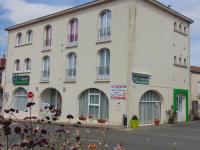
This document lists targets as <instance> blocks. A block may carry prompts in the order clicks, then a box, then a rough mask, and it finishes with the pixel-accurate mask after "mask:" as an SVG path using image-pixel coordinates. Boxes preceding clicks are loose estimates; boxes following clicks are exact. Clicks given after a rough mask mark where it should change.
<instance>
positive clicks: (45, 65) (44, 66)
mask: <svg viewBox="0 0 200 150" xmlns="http://www.w3.org/2000/svg"><path fill="white" fill-rule="evenodd" d="M45 60H46V62H45ZM45 72H46V74H47V76H46V77H45V76H44V75H45ZM49 78H50V57H49V56H44V57H43V58H42V79H41V80H42V81H49Z"/></svg>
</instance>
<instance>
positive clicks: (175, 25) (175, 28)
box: [174, 22, 177, 30]
mask: <svg viewBox="0 0 200 150" xmlns="http://www.w3.org/2000/svg"><path fill="white" fill-rule="evenodd" d="M174 30H177V23H176V22H174Z"/></svg>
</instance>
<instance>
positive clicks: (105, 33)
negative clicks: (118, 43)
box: [99, 10, 111, 40]
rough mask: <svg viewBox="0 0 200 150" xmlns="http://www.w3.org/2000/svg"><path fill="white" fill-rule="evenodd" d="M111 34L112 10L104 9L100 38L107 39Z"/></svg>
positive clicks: (101, 16)
mask: <svg viewBox="0 0 200 150" xmlns="http://www.w3.org/2000/svg"><path fill="white" fill-rule="evenodd" d="M110 36H111V11H110V10H104V11H102V12H101V14H100V28H99V40H107V39H109V38H110Z"/></svg>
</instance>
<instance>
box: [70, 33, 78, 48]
mask: <svg viewBox="0 0 200 150" xmlns="http://www.w3.org/2000/svg"><path fill="white" fill-rule="evenodd" d="M77 41H78V33H76V34H70V35H69V36H68V44H69V45H76V44H77Z"/></svg>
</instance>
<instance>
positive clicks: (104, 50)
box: [97, 48, 110, 80]
mask: <svg viewBox="0 0 200 150" xmlns="http://www.w3.org/2000/svg"><path fill="white" fill-rule="evenodd" d="M101 53H103V54H102V55H103V57H104V58H103V60H104V62H103V65H102V64H101V62H102V60H101V59H102V58H101ZM101 67H102V68H103V70H104V71H103V72H104V73H103V74H100V69H101ZM107 69H108V74H107V73H106V72H107ZM109 76H110V50H109V49H108V48H102V49H100V50H99V52H98V65H97V79H98V80H109Z"/></svg>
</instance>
